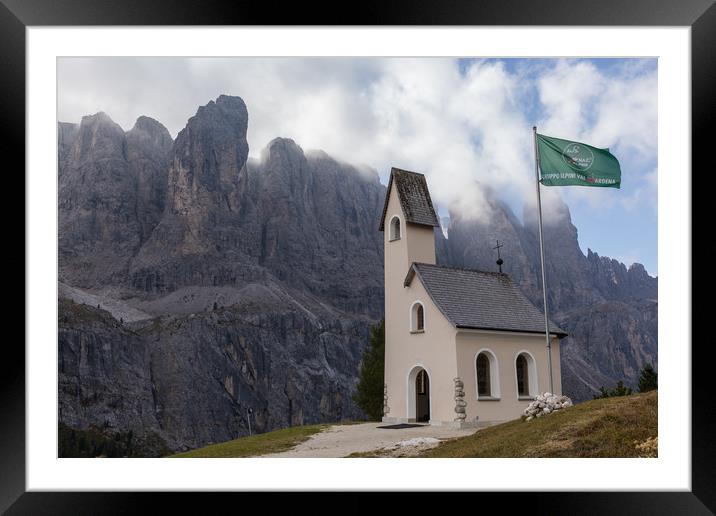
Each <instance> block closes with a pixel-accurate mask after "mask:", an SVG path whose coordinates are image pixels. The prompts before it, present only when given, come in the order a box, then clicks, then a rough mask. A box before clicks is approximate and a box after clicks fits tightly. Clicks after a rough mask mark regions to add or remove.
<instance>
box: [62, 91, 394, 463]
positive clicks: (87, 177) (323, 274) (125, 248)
mask: <svg viewBox="0 0 716 516" xmlns="http://www.w3.org/2000/svg"><path fill="white" fill-rule="evenodd" d="M247 125H248V113H247V110H246V106H245V105H244V102H243V101H242V100H241V99H240V98H238V97H228V96H221V97H219V98H218V99H216V101H212V102H209V104H207V105H206V106H202V107H200V108H199V110H198V111H197V113H196V115H195V116H193V117H192V118H190V119H189V121H188V123H187V125H186V127H185V128H184V129H183V130H182V131H181V132H180V133H179V134H178V136H177V138H176V140H174V141H172V140H171V138H170V137H169V135H168V133H167V131H166V129H164V128H163V127H162V126H161V125H160V124H159V123H158V122H156V121H154V120H151V119H149V118H147V117H140V119H138V120H137V123H136V124H135V127H134V128H133V129H132V130H130V131H128V132H126V133H125V132H124V131H122V129H121V128H120V127H119V126H118V125H117V124H115V123H114V122H112V121H111V120H110V119H109V117H107V115H105V114H103V113H99V114H97V115H93V116H90V117H84V118H83V120H82V122H81V123H80V125H79V126H72V125H71V124H62V125H61V126H60V131H59V133H60V137H59V138H60V142H59V143H60V145H59V153H60V160H59V163H60V167H59V177H60V184H61V186H60V190H59V218H60V239H59V246H60V263H59V270H60V272H59V279H60V289H59V290H60V298H61V303H60V310H59V317H60V332H59V351H60V364H59V367H60V421H61V423H63V424H64V425H65V426H66V427H68V428H70V429H74V430H77V431H82V430H83V429H89V428H92V429H93V430H97V429H99V430H100V431H102V432H104V433H105V434H106V435H108V436H112V435H119V434H126V433H127V432H129V431H132V432H133V433H132V435H133V439H134V442H135V446H136V449H135V452H134V453H139V454H143V455H145V454H158V453H161V451H166V450H179V449H186V448H187V447H195V446H201V445H204V444H206V443H209V442H218V441H222V440H228V439H231V438H235V437H237V436H239V435H244V434H246V433H247V432H248V421H247V420H246V409H248V408H251V409H252V410H253V413H254V416H253V417H254V418H255V420H253V421H252V427H253V429H254V430H255V431H265V430H270V429H273V428H277V427H282V426H287V425H289V424H299V423H312V422H319V421H332V420H339V419H341V418H356V417H358V416H359V412H358V409H357V408H356V406H355V405H354V403H353V402H352V400H351V395H352V393H353V392H354V390H355V384H356V382H357V373H358V367H359V363H360V356H361V353H362V351H363V348H364V347H365V345H366V343H367V335H368V332H369V329H370V326H371V324H373V323H375V322H376V321H377V320H378V319H379V318H380V316H381V313H382V304H383V267H382V253H383V249H382V238H381V234H380V233H379V232H377V231H376V227H377V216H378V215H377V214H378V213H380V210H381V208H382V202H383V198H384V196H385V187H384V186H383V185H381V183H380V181H379V178H378V174H377V173H376V172H375V171H373V170H362V169H358V168H355V167H352V166H350V165H347V164H344V163H341V162H339V161H337V160H335V159H333V158H331V157H330V156H328V155H327V154H325V153H323V152H310V153H304V151H303V150H302V149H301V148H300V147H299V146H298V145H296V143H295V142H294V141H292V140H290V139H284V138H277V139H275V140H273V141H272V142H271V143H270V144H269V145H268V146H267V148H266V149H264V150H263V152H262V153H261V157H260V159H257V160H249V159H248V145H247V143H246V131H247Z"/></svg>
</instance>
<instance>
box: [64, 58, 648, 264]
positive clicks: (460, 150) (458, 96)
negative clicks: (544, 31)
mask: <svg viewBox="0 0 716 516" xmlns="http://www.w3.org/2000/svg"><path fill="white" fill-rule="evenodd" d="M57 70H58V120H59V121H62V122H74V123H78V122H80V120H81V118H82V116H84V115H89V114H94V113H96V112H98V111H104V112H105V113H107V114H108V115H109V116H110V117H111V118H112V119H113V120H114V121H115V122H117V123H118V124H119V125H120V126H122V128H123V129H125V130H129V129H131V128H132V126H133V125H134V122H135V120H136V119H137V117H139V116H140V115H145V116H150V117H152V118H155V119H156V120H158V121H160V122H161V123H162V124H164V125H165V126H166V127H167V129H168V130H169V132H170V133H171V135H172V137H176V135H177V133H178V132H179V131H180V130H181V129H182V128H183V127H184V126H185V124H186V121H187V119H188V118H189V117H191V116H193V115H194V114H195V113H196V110H197V108H198V107H199V106H200V105H204V104H206V103H208V102H209V101H210V100H214V99H216V98H217V97H218V96H219V95H221V94H227V95H238V96H240V97H242V98H243V99H244V101H245V102H246V105H247V107H248V111H249V126H248V134H247V138H248V142H249V154H250V156H253V157H256V158H258V157H259V156H260V152H261V149H263V148H264V147H265V146H266V145H267V144H268V142H269V141H271V140H272V139H273V138H276V137H279V136H280V137H286V138H291V139H293V140H294V141H296V143H297V144H298V145H300V146H301V147H302V148H303V149H304V150H310V149H320V150H323V151H325V152H327V153H328V154H330V155H332V156H333V157H335V158H337V159H340V160H342V161H345V162H348V163H351V164H354V165H363V166H369V167H371V168H373V169H375V170H376V171H377V172H378V174H379V176H380V178H381V182H383V184H387V179H388V175H389V174H390V168H391V167H392V166H396V167H399V168H404V169H408V170H413V171H416V172H422V173H424V174H426V176H427V180H428V186H429V188H430V192H431V196H432V197H433V201H434V203H435V204H436V205H437V207H438V211H439V212H440V215H441V216H447V215H448V211H447V209H448V207H455V208H457V209H459V210H460V211H461V212H462V213H463V214H464V215H465V216H466V217H473V218H480V217H484V216H485V211H484V210H483V206H484V194H483V192H484V185H489V187H490V188H491V189H492V190H493V191H495V192H497V193H498V195H499V196H500V197H501V198H502V199H504V200H505V201H506V202H507V203H508V204H509V206H510V207H511V208H512V209H513V211H514V212H515V214H516V215H517V217H518V218H521V217H522V209H523V206H524V205H525V204H533V203H535V202H536V192H535V177H534V148H533V137H532V126H534V125H536V126H537V128H538V129H537V130H538V132H539V133H541V134H545V135H549V136H556V137H560V138H563V139H568V140H575V141H580V142H584V143H587V144H589V145H592V146H594V147H602V148H609V149H610V151H611V152H612V153H613V154H614V155H615V156H616V157H617V159H618V160H619V162H620V165H621V170H622V182H621V188H620V189H615V188H595V187H580V186H568V187H542V202H543V214H544V220H545V224H546V225H549V224H550V221H554V220H555V219H554V217H550V215H551V214H552V213H554V211H551V208H552V207H554V206H555V203H556V202H557V200H558V199H559V198H561V199H562V200H563V201H564V202H565V203H566V204H567V205H568V206H569V208H570V212H571V215H572V222H573V223H574V225H575V226H576V227H577V228H578V231H579V233H578V238H579V244H580V247H581V249H582V251H583V252H584V253H585V254H586V252H587V248H590V249H592V251H594V252H597V253H598V254H600V255H602V256H610V257H612V258H616V259H618V260H619V261H621V262H623V263H625V265H627V267H628V266H629V265H631V264H632V263H634V262H638V263H641V264H643V265H644V267H645V268H646V270H647V271H648V272H649V273H650V274H651V275H652V276H655V275H657V273H658V268H657V267H658V259H657V60H656V59H639V58H629V59H453V58H372V57H368V58H132V57H128V58H104V57H103V58H60V59H58V67H57Z"/></svg>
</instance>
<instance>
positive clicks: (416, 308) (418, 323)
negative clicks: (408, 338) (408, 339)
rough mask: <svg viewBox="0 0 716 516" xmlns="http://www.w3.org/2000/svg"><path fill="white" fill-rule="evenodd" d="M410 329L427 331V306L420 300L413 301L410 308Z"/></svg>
mask: <svg viewBox="0 0 716 516" xmlns="http://www.w3.org/2000/svg"><path fill="white" fill-rule="evenodd" d="M410 331H412V332H414V333H415V332H423V331H425V308H424V307H423V305H422V303H420V301H416V302H415V303H413V306H412V307H411V309H410Z"/></svg>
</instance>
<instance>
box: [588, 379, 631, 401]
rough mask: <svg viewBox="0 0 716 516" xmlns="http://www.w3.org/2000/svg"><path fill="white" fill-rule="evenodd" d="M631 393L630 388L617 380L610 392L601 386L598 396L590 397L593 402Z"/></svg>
mask: <svg viewBox="0 0 716 516" xmlns="http://www.w3.org/2000/svg"><path fill="white" fill-rule="evenodd" d="M631 393H632V390H631V388H630V387H625V386H624V381H623V380H619V381H618V382H617V384H616V386H615V387H614V388H613V389H612V390H607V389H606V388H605V387H604V386H603V385H602V386H601V387H600V388H599V394H598V395H594V396H592V398H594V399H595V400H598V399H600V398H611V397H614V396H629V395H630V394H631Z"/></svg>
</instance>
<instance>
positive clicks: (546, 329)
mask: <svg viewBox="0 0 716 516" xmlns="http://www.w3.org/2000/svg"><path fill="white" fill-rule="evenodd" d="M532 135H533V137H534V147H535V180H536V183H535V184H536V185H537V212H538V213H539V255H540V261H541V263H542V295H543V296H544V337H545V340H546V341H547V361H548V362H549V392H551V393H552V394H555V392H554V384H553V382H552V345H551V343H550V339H549V317H548V316H547V279H546V275H545V272H544V245H543V243H542V198H541V197H540V188H539V153H538V151H537V126H532Z"/></svg>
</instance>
